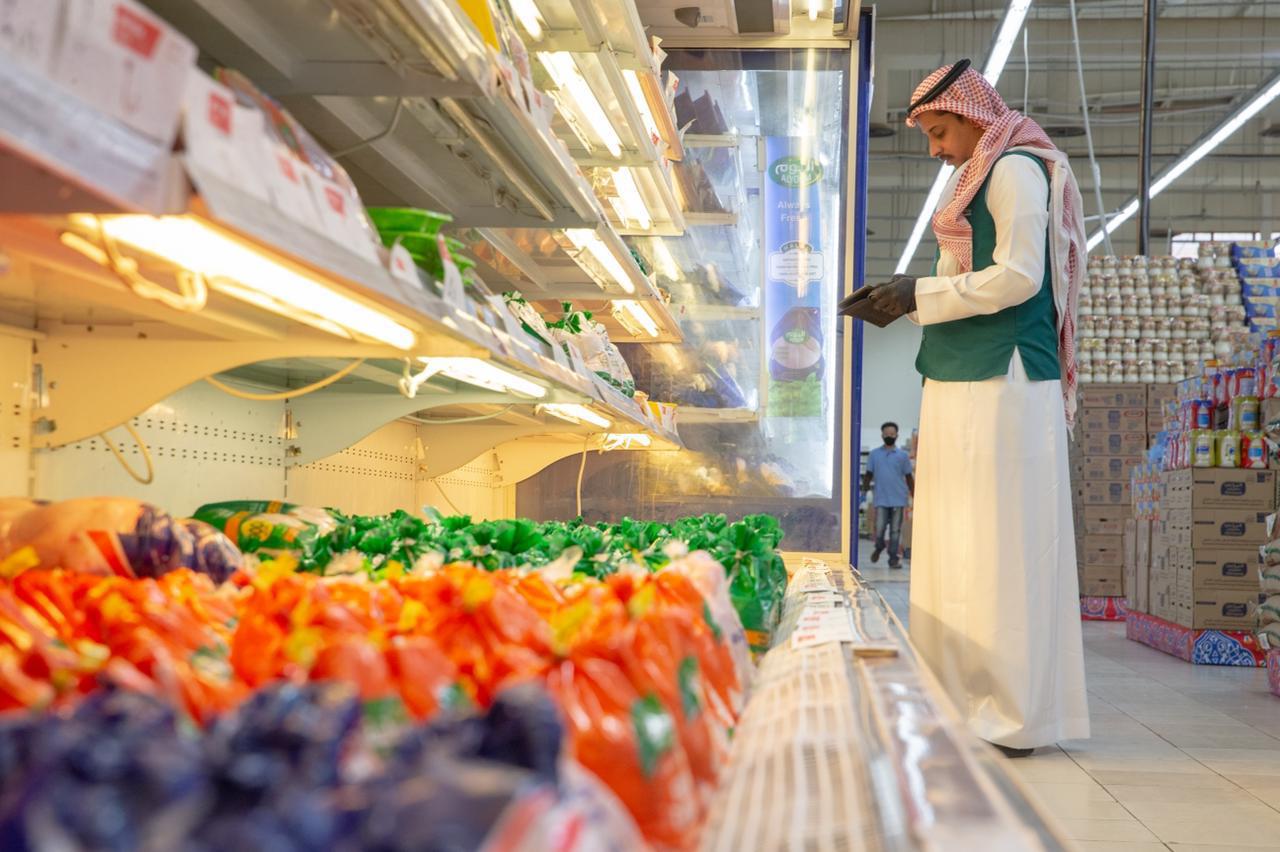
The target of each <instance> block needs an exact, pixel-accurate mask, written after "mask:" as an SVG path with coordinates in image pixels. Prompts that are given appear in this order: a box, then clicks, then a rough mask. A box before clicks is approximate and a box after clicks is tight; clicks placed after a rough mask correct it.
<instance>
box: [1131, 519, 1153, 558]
mask: <svg viewBox="0 0 1280 852" xmlns="http://www.w3.org/2000/svg"><path fill="white" fill-rule="evenodd" d="M1134 532H1135V537H1134V552H1133V564H1134V565H1135V566H1143V565H1146V566H1147V567H1148V568H1149V567H1151V521H1149V520H1146V519H1145V518H1144V519H1143V520H1140V521H1135V522H1134Z"/></svg>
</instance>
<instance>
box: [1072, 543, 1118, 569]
mask: <svg viewBox="0 0 1280 852" xmlns="http://www.w3.org/2000/svg"><path fill="white" fill-rule="evenodd" d="M1124 542H1125V537H1124V536H1119V535H1087V536H1085V537H1084V539H1083V540H1082V541H1081V542H1080V553H1079V554H1077V557H1076V558H1077V559H1078V560H1079V562H1080V564H1081V565H1084V566H1085V567H1089V568H1100V567H1110V568H1115V569H1116V570H1117V571H1121V570H1123V568H1124V553H1125V545H1124Z"/></svg>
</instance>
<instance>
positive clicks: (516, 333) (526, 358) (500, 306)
mask: <svg viewBox="0 0 1280 852" xmlns="http://www.w3.org/2000/svg"><path fill="white" fill-rule="evenodd" d="M489 304H490V305H492V306H493V311H494V313H496V314H497V315H498V322H500V323H501V324H502V328H503V330H504V331H505V332H506V333H507V336H508V337H510V338H511V343H512V346H513V349H514V354H515V357H516V358H518V359H520V360H521V361H522V362H524V363H525V364H528V365H529V366H531V367H537V366H538V357H537V353H535V352H534V351H533V347H532V346H531V345H530V344H529V335H528V333H527V332H526V331H525V330H524V326H522V325H521V324H520V320H518V319H516V317H515V314H513V313H511V309H510V308H508V307H507V302H506V300H505V299H503V298H502V297H501V296H490V297H489Z"/></svg>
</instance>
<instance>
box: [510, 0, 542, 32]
mask: <svg viewBox="0 0 1280 852" xmlns="http://www.w3.org/2000/svg"><path fill="white" fill-rule="evenodd" d="M511 11H512V12H514V13H515V16H516V20H518V21H519V22H520V26H522V27H524V30H525V32H527V33H528V34H529V37H530V38H532V39H533V40H534V41H542V34H543V29H542V15H541V14H540V13H539V12H538V6H537V4H535V3H534V2H533V0H511Z"/></svg>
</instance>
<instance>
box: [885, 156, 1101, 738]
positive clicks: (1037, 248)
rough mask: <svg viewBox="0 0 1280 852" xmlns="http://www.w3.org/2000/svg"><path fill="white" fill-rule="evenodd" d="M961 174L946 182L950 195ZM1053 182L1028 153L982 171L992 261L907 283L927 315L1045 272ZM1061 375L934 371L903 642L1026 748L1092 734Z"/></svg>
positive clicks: (970, 708) (925, 415)
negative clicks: (980, 377) (974, 375)
mask: <svg viewBox="0 0 1280 852" xmlns="http://www.w3.org/2000/svg"><path fill="white" fill-rule="evenodd" d="M959 174H960V173H959V172H957V173H956V175H955V176H953V179H952V181H951V183H950V184H949V185H948V187H947V189H946V191H945V192H944V193H943V198H942V202H941V203H942V204H945V203H946V202H947V200H948V199H949V198H950V197H951V195H952V192H953V191H954V186H955V183H956V181H957V180H958V179H959ZM1048 195H1049V187H1048V186H1047V184H1046V181H1045V178H1044V173H1043V172H1042V171H1041V170H1040V167H1039V166H1037V165H1036V164H1035V163H1034V162H1032V161H1031V160H1029V159H1027V158H1026V157H1005V158H1004V159H1001V160H999V161H998V162H997V163H996V165H995V167H994V168H993V169H992V171H991V178H990V181H989V182H988V186H987V206H988V208H989V209H990V211H991V216H992V218H993V220H994V222H995V228H996V246H995V251H994V255H993V261H994V262H993V263H992V265H991V266H988V267H986V268H985V269H980V270H976V271H973V272H968V273H962V274H957V268H958V264H957V261H956V258H955V257H954V256H953V255H951V254H950V253H949V252H947V251H946V250H943V251H942V253H941V255H940V257H939V260H938V269H937V272H938V274H937V275H933V276H929V277H925V278H920V279H919V280H918V281H917V282H916V308H917V309H916V312H915V313H914V314H912V315H911V319H912V320H913V321H915V322H917V323H919V324H921V325H931V324H933V323H941V322H949V321H952V320H959V319H964V318H966V317H972V316H976V315H979V314H991V313H996V312H998V311H1000V310H1003V309H1005V308H1009V307H1012V306H1014V305H1019V304H1021V303H1023V302H1025V301H1026V300H1027V299H1029V298H1031V297H1032V296H1034V295H1035V294H1036V293H1037V292H1038V290H1039V288H1040V287H1041V285H1042V283H1043V281H1044V259H1045V234H1046V228H1047V226H1048V221H1049V212H1048V211H1049V206H1050V205H1049V204H1048ZM1071 511H1072V510H1071V478H1070V467H1069V465H1068V461H1067V428H1066V419H1065V416H1064V413H1063V405H1062V386H1061V382H1058V381H1049V382H1032V381H1029V380H1028V379H1027V376H1026V373H1025V371H1024V370H1023V366H1022V360H1021V358H1020V357H1019V355H1018V353H1017V351H1016V350H1015V352H1014V356H1013V359H1012V361H1011V363H1010V365H1009V370H1008V372H1007V374H1006V375H1004V376H1000V377H998V378H994V379H988V380H986V381H979V382H936V381H932V380H927V381H926V382H925V386H924V397H923V400H922V403H921V409H920V436H919V446H918V448H917V462H916V493H915V518H914V533H913V538H912V548H911V557H912V558H911V619H910V627H911V638H912V641H913V642H914V644H915V646H916V648H917V649H918V650H919V652H920V654H921V656H922V657H923V658H924V660H925V661H926V662H927V663H928V664H929V666H930V668H931V669H932V670H933V672H934V674H935V675H936V676H937V677H938V679H939V680H940V681H941V682H942V684H943V687H944V688H945V689H946V691H947V693H948V695H949V696H950V697H951V699H952V701H953V702H954V704H955V705H956V707H957V709H958V710H959V711H960V714H961V715H962V716H963V717H964V719H965V720H966V721H967V723H968V725H969V728H970V730H971V731H972V732H973V733H974V734H975V735H977V736H979V737H981V738H982V739H985V740H987V741H989V742H993V743H997V744H999V745H1004V746H1009V747H1012V748H1033V747H1037V746H1044V745H1049V744H1052V743H1054V742H1057V741H1059V740H1066V739H1082V738H1085V737H1087V736H1089V709H1088V700H1087V696H1086V693H1085V681H1084V652H1083V646H1082V640H1081V630H1080V601H1079V587H1078V583H1077V579H1076V553H1075V535H1074V527H1073V524H1072V517H1071Z"/></svg>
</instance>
